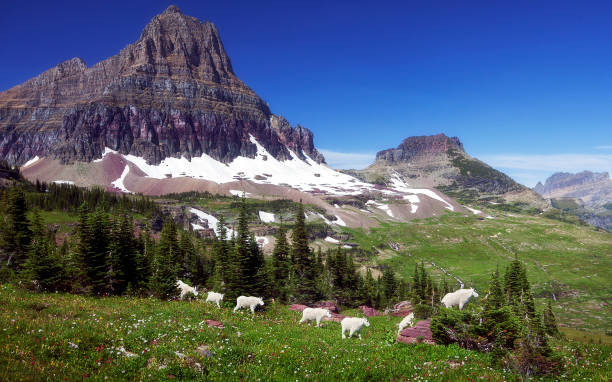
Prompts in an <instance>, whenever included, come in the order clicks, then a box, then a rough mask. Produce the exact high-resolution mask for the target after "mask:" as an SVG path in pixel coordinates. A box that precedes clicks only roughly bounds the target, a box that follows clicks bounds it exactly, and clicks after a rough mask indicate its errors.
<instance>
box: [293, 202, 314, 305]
mask: <svg viewBox="0 0 612 382" xmlns="http://www.w3.org/2000/svg"><path fill="white" fill-rule="evenodd" d="M291 244H292V245H291V258H292V260H293V266H294V271H295V275H296V277H297V280H296V293H297V294H298V298H299V299H300V300H301V301H302V302H304V303H308V302H312V301H315V300H316V298H317V296H316V288H315V273H314V264H313V263H314V262H313V261H312V260H313V259H312V252H311V250H310V248H309V247H308V234H307V232H306V223H305V219H304V206H303V205H302V203H301V202H300V204H299V205H298V210H297V213H296V217H295V226H294V228H293V235H292V243H291Z"/></svg>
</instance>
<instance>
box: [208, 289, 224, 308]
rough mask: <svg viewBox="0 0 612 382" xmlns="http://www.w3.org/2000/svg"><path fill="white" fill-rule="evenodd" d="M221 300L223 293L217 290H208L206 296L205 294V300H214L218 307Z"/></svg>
mask: <svg viewBox="0 0 612 382" xmlns="http://www.w3.org/2000/svg"><path fill="white" fill-rule="evenodd" d="M222 300H223V294H221V293H217V292H208V296H206V302H214V303H216V304H217V308H220V307H221V305H219V303H220V302H221V301H222Z"/></svg>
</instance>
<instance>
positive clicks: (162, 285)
mask: <svg viewBox="0 0 612 382" xmlns="http://www.w3.org/2000/svg"><path fill="white" fill-rule="evenodd" d="M177 252H178V243H177V240H176V226H175V225H174V222H173V221H172V220H167V221H166V222H164V225H163V228H162V232H161V236H160V240H159V244H158V246H157V254H156V256H155V259H154V262H153V275H152V276H151V281H150V288H151V290H152V291H153V293H154V294H155V295H156V296H157V297H159V298H163V299H168V298H172V297H174V296H176V295H177V294H178V290H177V288H176V281H177V273H178V272H177V265H176V261H175V258H176V253H177Z"/></svg>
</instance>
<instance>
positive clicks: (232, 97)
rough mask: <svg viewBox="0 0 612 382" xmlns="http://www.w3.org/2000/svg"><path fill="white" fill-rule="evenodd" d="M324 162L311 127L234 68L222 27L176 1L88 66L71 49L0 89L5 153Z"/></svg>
mask: <svg viewBox="0 0 612 382" xmlns="http://www.w3.org/2000/svg"><path fill="white" fill-rule="evenodd" d="M250 136H253V137H255V138H256V140H257V141H258V142H259V143H260V144H261V145H262V146H263V147H265V149H266V150H267V152H268V153H269V154H270V155H272V156H274V157H275V158H276V159H279V160H286V159H291V158H292V156H291V154H290V152H289V150H292V151H293V152H294V154H295V155H297V156H298V157H300V158H301V159H305V155H308V156H309V157H310V158H311V159H313V160H314V161H315V162H317V163H321V162H324V158H323V156H322V155H321V154H320V153H319V152H318V151H317V150H316V149H315V147H314V144H313V135H312V133H311V132H310V131H309V130H308V129H305V128H303V127H301V126H297V127H295V128H293V127H291V126H290V125H289V123H288V122H287V121H286V120H285V119H283V118H282V117H277V116H275V115H273V114H272V113H271V112H270V110H269V108H268V106H267V104H266V103H265V102H264V101H263V100H262V99H261V98H259V97H258V96H257V95H256V94H255V93H254V92H253V91H252V90H251V89H249V88H248V87H247V86H246V85H245V84H244V83H242V81H240V80H239V79H238V77H236V75H235V73H234V71H233V69H232V64H231V62H230V59H229V57H228V56H227V54H226V52H225V50H224V48H223V43H222V42H221V39H220V37H219V32H218V31H217V28H216V27H215V25H213V24H212V23H210V22H205V23H202V22H200V21H198V20H197V19H195V18H193V17H189V16H186V15H184V14H182V13H181V11H180V10H179V9H178V8H177V7H175V6H170V7H169V8H168V9H167V10H166V11H164V12H163V13H162V14H160V15H158V16H156V17H154V18H153V19H152V20H151V22H150V23H149V24H148V25H147V26H146V27H145V28H144V30H143V31H142V34H141V36H140V38H139V39H138V41H136V42H135V43H133V44H131V45H128V46H127V47H125V48H124V49H123V50H121V52H120V53H119V54H117V55H115V56H113V57H110V58H108V59H106V60H104V61H101V62H99V63H97V64H95V65H94V66H92V67H88V66H87V65H86V64H85V62H83V60H81V59H79V58H73V59H71V60H68V61H66V62H63V63H61V64H59V65H58V66H56V67H54V68H52V69H49V70H47V71H46V72H44V73H42V74H41V75H39V76H37V77H35V78H32V79H30V80H28V81H27V82H25V83H23V84H21V85H18V86H16V87H14V88H12V89H9V90H7V91H5V92H2V93H0V159H5V160H7V161H8V162H9V163H10V164H17V165H22V164H23V163H25V162H26V161H28V160H30V159H31V158H33V157H35V156H39V157H48V158H55V159H58V160H60V161H61V163H64V164H65V163H73V162H74V161H83V162H90V161H92V160H94V159H97V158H101V157H102V154H103V152H104V150H105V148H106V147H108V148H110V149H112V150H115V151H117V152H119V153H122V154H131V155H134V156H137V157H142V158H144V159H145V160H146V161H147V163H149V164H159V163H160V162H161V161H162V160H164V159H165V158H168V157H176V158H179V157H185V158H188V159H189V158H192V157H199V156H201V155H202V154H207V155H208V156H210V157H212V158H214V159H216V160H218V161H221V162H224V163H229V162H231V161H232V160H233V159H235V158H236V157H238V156H244V157H251V158H253V157H255V156H256V153H257V148H256V145H255V144H253V142H252V141H251V139H250Z"/></svg>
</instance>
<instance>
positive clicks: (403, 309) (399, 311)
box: [389, 301, 414, 317]
mask: <svg viewBox="0 0 612 382" xmlns="http://www.w3.org/2000/svg"><path fill="white" fill-rule="evenodd" d="M413 310H414V308H413V306H412V303H411V302H410V301H401V302H398V303H397V304H395V305H393V310H392V311H390V312H389V313H390V314H391V315H392V316H395V317H406V316H407V315H409V314H410V312H412V311H413Z"/></svg>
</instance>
